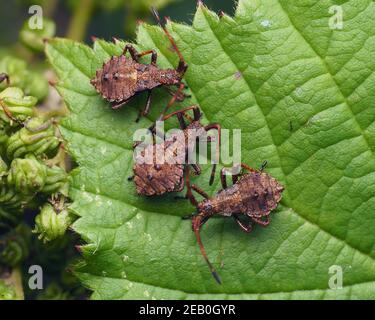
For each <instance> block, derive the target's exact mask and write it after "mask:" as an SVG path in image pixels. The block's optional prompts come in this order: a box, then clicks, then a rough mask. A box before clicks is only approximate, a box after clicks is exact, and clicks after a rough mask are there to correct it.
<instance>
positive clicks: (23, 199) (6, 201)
mask: <svg viewBox="0 0 375 320" xmlns="http://www.w3.org/2000/svg"><path fill="white" fill-rule="evenodd" d="M31 199H32V196H26V195H23V194H21V193H20V192H18V191H16V189H15V188H14V187H12V186H8V185H7V184H4V185H3V186H0V208H1V209H2V210H4V211H6V212H8V213H20V212H22V209H23V208H24V207H25V205H26V204H27V203H28V202H29V201H30V200H31ZM0 215H1V213H0Z"/></svg>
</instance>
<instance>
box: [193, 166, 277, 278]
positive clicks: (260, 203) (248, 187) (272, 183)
mask: <svg viewBox="0 0 375 320" xmlns="http://www.w3.org/2000/svg"><path fill="white" fill-rule="evenodd" d="M241 167H242V168H243V169H245V170H247V171H249V172H248V173H245V174H243V175H241V174H238V175H233V176H232V179H233V185H232V186H230V187H228V186H227V182H226V175H225V171H224V169H223V170H222V171H221V175H220V177H221V183H222V187H223V189H222V190H220V191H219V192H218V193H216V195H215V196H214V197H212V198H210V197H209V196H208V195H207V194H206V193H205V192H204V191H203V190H201V189H200V188H198V187H197V186H195V185H191V186H190V183H189V176H188V175H186V177H187V178H186V185H187V187H188V193H187V195H188V198H189V199H190V201H191V203H192V204H193V205H194V206H195V207H196V208H197V211H198V213H197V214H194V215H193V217H192V228H193V231H194V232H195V234H196V237H197V240H198V244H199V247H200V250H201V252H202V255H203V257H204V259H205V260H206V262H207V264H208V266H209V268H210V270H211V273H212V275H213V276H214V278H215V279H216V281H217V282H218V283H221V281H220V278H219V276H218V274H217V272H216V271H215V269H214V267H213V265H212V264H211V262H210V261H209V260H208V257H207V254H206V251H205V249H204V246H203V244H202V241H201V238H200V234H199V231H200V228H201V226H202V225H203V224H204V223H205V222H206V221H207V220H208V219H210V218H211V217H212V216H214V215H221V216H224V217H232V218H233V219H234V220H235V221H236V223H237V224H238V225H239V226H240V228H241V229H242V230H243V231H245V232H251V230H252V227H253V223H256V224H259V225H261V226H264V227H266V226H268V224H269V222H270V219H269V215H270V212H271V211H272V210H274V209H275V208H276V207H277V205H278V203H279V202H280V200H281V196H282V192H283V190H284V187H283V186H282V185H281V184H280V183H279V182H278V181H277V180H276V179H275V178H273V177H271V176H270V175H269V174H267V173H265V172H263V171H262V170H260V171H258V170H255V169H252V168H250V167H249V166H247V165H246V164H241ZM192 190H194V191H196V192H197V193H199V194H200V195H201V196H203V197H204V198H205V199H204V200H203V201H201V202H198V201H197V200H196V199H195V197H194V195H193V193H192ZM240 216H244V217H247V218H248V219H249V221H248V223H244V222H243V221H242V220H241V219H240Z"/></svg>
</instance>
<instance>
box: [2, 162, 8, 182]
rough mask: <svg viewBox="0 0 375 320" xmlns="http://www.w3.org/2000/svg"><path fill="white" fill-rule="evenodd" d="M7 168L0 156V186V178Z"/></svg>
mask: <svg viewBox="0 0 375 320" xmlns="http://www.w3.org/2000/svg"><path fill="white" fill-rule="evenodd" d="M7 170H8V165H7V164H6V163H5V161H4V160H3V158H2V157H1V156H0V186H1V178H2V177H3V176H5V175H6V173H7Z"/></svg>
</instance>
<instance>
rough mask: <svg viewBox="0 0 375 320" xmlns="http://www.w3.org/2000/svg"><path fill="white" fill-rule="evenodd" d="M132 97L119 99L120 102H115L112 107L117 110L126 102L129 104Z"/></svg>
mask: <svg viewBox="0 0 375 320" xmlns="http://www.w3.org/2000/svg"><path fill="white" fill-rule="evenodd" d="M131 99H132V98H130V99H128V100H122V101H119V102H115V103H113V104H112V109H113V110H117V109H120V108H121V107H122V106H123V105H124V104H127V103H128V102H129V101H130V100H131Z"/></svg>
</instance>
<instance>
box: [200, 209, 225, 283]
mask: <svg viewBox="0 0 375 320" xmlns="http://www.w3.org/2000/svg"><path fill="white" fill-rule="evenodd" d="M193 219H194V232H195V236H196V237H197V241H198V245H199V249H200V250H201V253H202V256H203V258H204V260H206V262H207V265H208V268H209V269H210V271H211V274H212V276H213V277H214V278H215V280H216V282H217V283H218V284H221V279H220V277H219V274H218V273H217V272H216V270H215V268H214V266H213V265H212V263H211V262H210V260H209V259H208V257H207V253H206V250H205V249H204V246H203V243H202V240H201V236H200V233H199V229H200V224H201V217H200V216H195V217H193Z"/></svg>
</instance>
